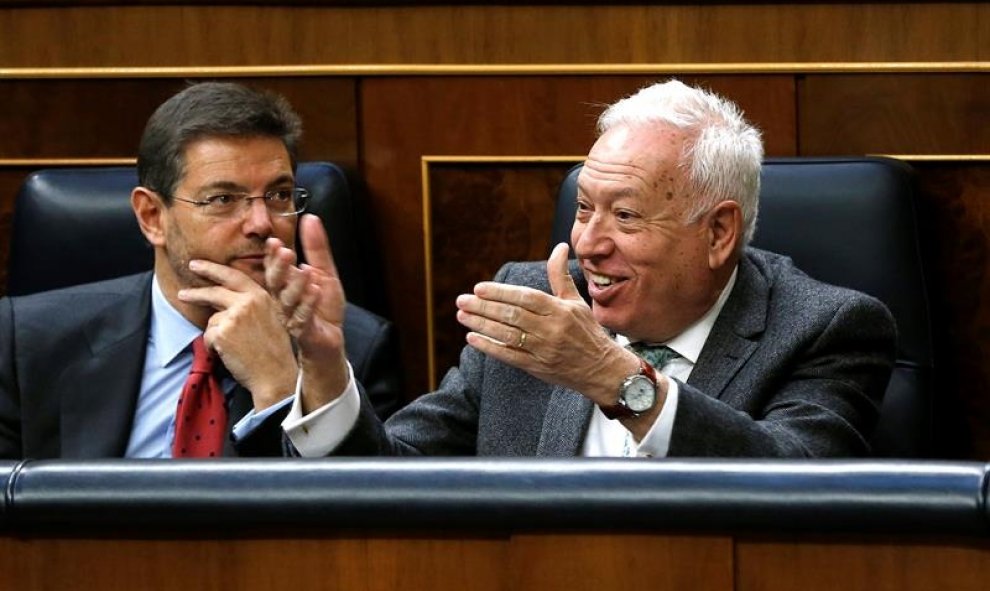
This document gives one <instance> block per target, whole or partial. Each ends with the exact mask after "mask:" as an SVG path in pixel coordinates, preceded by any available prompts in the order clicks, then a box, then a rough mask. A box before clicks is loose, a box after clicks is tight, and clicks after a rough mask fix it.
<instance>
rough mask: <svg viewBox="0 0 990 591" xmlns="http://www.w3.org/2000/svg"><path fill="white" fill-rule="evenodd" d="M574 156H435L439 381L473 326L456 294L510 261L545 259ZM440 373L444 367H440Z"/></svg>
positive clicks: (432, 210) (432, 205) (433, 256)
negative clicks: (442, 159)
mask: <svg viewBox="0 0 990 591" xmlns="http://www.w3.org/2000/svg"><path fill="white" fill-rule="evenodd" d="M573 164H574V163H573V162H571V163H559V162H557V163H535V162H533V163H525V162H518V163H474V164H472V163H470V162H463V163H434V164H431V165H430V166H429V168H428V170H429V173H428V174H429V188H430V190H429V195H428V200H429V215H430V228H431V231H430V236H429V239H430V243H431V252H430V268H431V269H432V276H431V278H430V285H429V288H430V289H431V291H432V296H433V298H432V308H431V310H430V314H431V315H432V323H433V343H432V345H433V355H434V360H435V362H434V364H433V365H432V366H433V369H434V375H432V376H430V377H431V379H432V380H431V381H432V383H433V384H435V383H436V378H439V377H442V372H445V371H446V370H447V368H449V367H452V366H454V365H456V364H457V359H458V355H459V354H460V351H461V348H462V347H464V337H465V335H466V334H467V330H466V329H465V328H464V327H463V326H462V325H461V324H460V323H459V322H457V317H456V314H455V312H456V310H457V307H456V304H455V300H456V298H457V296H458V295H460V294H462V293H470V292H471V289H472V287H473V286H474V284H475V283H477V282H478V281H485V280H488V279H491V278H492V276H493V275H495V272H496V271H498V268H499V267H500V266H502V264H504V263H506V262H508V261H533V260H540V259H545V258H546V257H547V254H548V253H549V247H550V244H549V243H550V228H551V227H552V225H553V212H554V206H555V204H556V196H557V187H558V186H559V185H560V181H561V180H562V179H563V178H564V175H565V174H566V172H567V170H568V169H569V168H570V167H571V166H573ZM437 372H441V373H439V375H438V374H437Z"/></svg>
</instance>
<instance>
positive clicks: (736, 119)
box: [598, 80, 763, 244]
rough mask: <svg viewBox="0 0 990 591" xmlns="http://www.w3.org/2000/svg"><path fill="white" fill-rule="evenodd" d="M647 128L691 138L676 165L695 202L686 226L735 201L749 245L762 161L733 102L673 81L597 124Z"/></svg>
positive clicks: (601, 128) (625, 102) (752, 132)
mask: <svg viewBox="0 0 990 591" xmlns="http://www.w3.org/2000/svg"><path fill="white" fill-rule="evenodd" d="M649 124H661V125H664V126H669V127H673V128H675V129H677V130H679V131H681V132H684V133H685V134H686V136H687V138H686V140H685V142H684V150H683V152H682V154H681V158H680V161H679V162H678V163H677V165H678V168H680V169H681V170H683V171H685V172H686V175H685V177H686V178H685V181H686V186H685V189H686V190H687V191H688V192H689V194H690V195H693V196H694V197H695V201H694V204H693V205H692V206H691V208H690V210H689V211H688V219H687V220H686V221H687V222H688V223H691V222H694V221H697V220H698V219H699V218H701V216H703V215H704V214H705V213H706V212H708V211H709V210H710V209H711V208H712V207H714V206H715V205H716V204H718V203H719V202H720V201H725V200H731V201H735V202H736V203H738V204H739V207H740V209H742V216H743V227H744V235H743V240H744V242H743V243H744V244H748V243H749V241H750V240H751V239H752V238H753V233H754V232H755V231H756V217H757V213H758V211H759V196H760V166H761V164H762V162H763V142H762V141H761V140H760V132H759V130H757V129H756V128H755V127H754V126H753V125H751V124H749V123H748V122H747V121H746V120H745V119H744V118H743V114H742V111H741V110H740V109H739V107H737V106H736V104H735V103H733V102H732V101H729V100H728V99H725V98H723V97H721V96H719V95H717V94H715V93H713V92H711V91H707V90H702V89H700V88H693V87H690V86H687V85H685V84H684V83H682V82H680V81H678V80H669V81H667V82H662V83H657V84H653V85H652V86H647V87H646V88H643V89H641V90H640V91H639V92H637V93H636V94H633V95H632V96H628V97H626V98H624V99H622V100H620V101H618V102H616V103H615V104H613V105H611V106H610V107H608V108H607V109H606V110H605V112H604V113H602V115H601V117H599V119H598V133H599V134H603V133H605V132H606V131H608V130H609V129H612V128H613V127H621V126H627V127H635V126H640V125H649Z"/></svg>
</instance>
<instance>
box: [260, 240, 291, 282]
mask: <svg viewBox="0 0 990 591" xmlns="http://www.w3.org/2000/svg"><path fill="white" fill-rule="evenodd" d="M295 264H296V253H295V252H293V251H292V250H291V249H289V248H286V247H285V245H283V244H282V241H281V240H279V239H278V238H269V239H268V240H267V241H266V242H265V286H266V287H267V288H268V292H269V293H271V294H276V293H278V292H279V291H281V290H282V289H283V288H284V287H285V282H286V278H287V277H288V272H289V268H290V267H292V266H293V265H295Z"/></svg>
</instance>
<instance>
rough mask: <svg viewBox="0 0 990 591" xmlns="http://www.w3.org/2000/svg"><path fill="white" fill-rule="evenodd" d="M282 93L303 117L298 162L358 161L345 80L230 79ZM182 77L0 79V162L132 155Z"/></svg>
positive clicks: (351, 91)
mask: <svg viewBox="0 0 990 591" xmlns="http://www.w3.org/2000/svg"><path fill="white" fill-rule="evenodd" d="M234 81H236V82H242V83H245V84H248V85H251V86H255V87H259V88H268V89H271V90H273V91H275V92H278V93H281V94H283V95H284V96H285V97H286V98H287V99H288V100H289V102H290V103H291V104H292V106H293V107H294V108H295V109H296V111H297V112H298V113H299V115H300V116H301V117H302V119H303V125H304V136H303V145H302V147H301V150H302V156H303V159H328V160H333V161H336V162H339V163H341V164H343V165H344V166H347V167H350V168H354V167H355V166H356V164H357V139H356V133H357V131H356V128H357V124H356V111H355V100H356V99H355V95H356V91H355V81H354V80H353V79H351V78H266V79H251V78H240V79H234ZM185 86H186V80H185V79H170V78H164V79H119V78H117V79H103V80H96V79H89V80H72V79H52V80H0V104H2V105H4V110H3V113H2V114H0V159H8V158H100V157H107V158H112V157H117V158H120V157H124V158H133V157H135V156H136V154H137V146H138V142H139V141H140V139H141V132H142V131H143V130H144V125H145V122H146V121H147V120H148V117H149V116H150V115H151V113H152V112H153V111H154V110H155V109H156V108H157V107H158V105H160V104H161V103H162V102H163V101H165V100H166V99H167V98H168V97H170V96H172V95H173V94H175V93H176V92H178V91H179V90H181V89H182V88H184V87H185Z"/></svg>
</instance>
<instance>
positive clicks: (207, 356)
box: [190, 335, 216, 374]
mask: <svg viewBox="0 0 990 591" xmlns="http://www.w3.org/2000/svg"><path fill="white" fill-rule="evenodd" d="M192 348H193V362H192V370H190V371H191V372H192V373H205V374H210V373H213V361H214V360H215V359H216V355H215V354H214V353H213V351H210V350H209V348H207V346H206V343H205V342H204V341H203V335H199V336H198V337H196V339H195V340H194V341H193V342H192Z"/></svg>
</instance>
